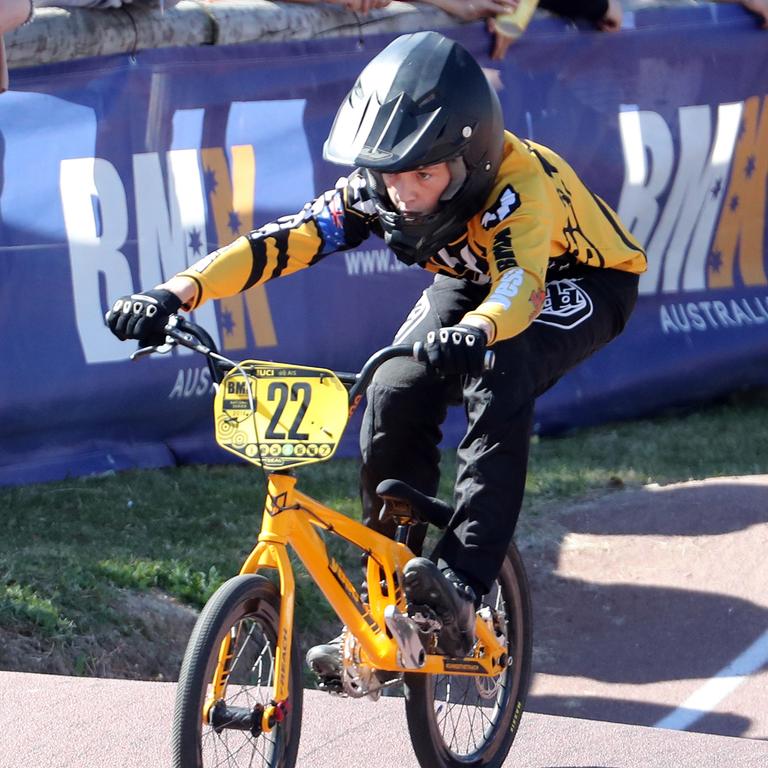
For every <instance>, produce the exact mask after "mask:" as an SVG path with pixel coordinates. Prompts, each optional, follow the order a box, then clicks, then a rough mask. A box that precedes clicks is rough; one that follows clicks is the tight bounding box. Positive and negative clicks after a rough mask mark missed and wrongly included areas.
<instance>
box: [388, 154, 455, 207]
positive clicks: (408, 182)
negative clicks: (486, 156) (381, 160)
mask: <svg viewBox="0 0 768 768" xmlns="http://www.w3.org/2000/svg"><path fill="white" fill-rule="evenodd" d="M381 175H382V177H383V179H384V184H385V186H386V188H387V194H388V195H389V199H390V200H391V201H392V204H393V205H394V206H395V208H397V210H398V211H400V212H401V213H420V214H424V213H434V212H435V211H436V210H437V207H438V205H439V204H440V196H441V195H442V194H443V192H445V190H446V189H447V188H448V185H449V184H450V183H451V172H450V170H449V169H448V164H447V163H436V164H435V165H427V166H425V167H424V168H419V169H418V170H415V171H403V172H402V173H382V174H381Z"/></svg>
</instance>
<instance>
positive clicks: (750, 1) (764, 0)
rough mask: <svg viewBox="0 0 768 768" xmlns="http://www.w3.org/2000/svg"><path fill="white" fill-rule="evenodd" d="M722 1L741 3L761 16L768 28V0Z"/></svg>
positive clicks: (724, 1)
mask: <svg viewBox="0 0 768 768" xmlns="http://www.w3.org/2000/svg"><path fill="white" fill-rule="evenodd" d="M719 2H721V3H741V4H742V5H743V6H744V7H745V8H746V9H747V10H748V11H752V13H754V14H756V15H757V16H759V17H760V19H761V21H762V23H763V29H768V0H719Z"/></svg>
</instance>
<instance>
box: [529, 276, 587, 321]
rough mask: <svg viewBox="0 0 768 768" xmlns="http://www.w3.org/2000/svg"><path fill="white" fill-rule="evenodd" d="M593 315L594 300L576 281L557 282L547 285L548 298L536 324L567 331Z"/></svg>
mask: <svg viewBox="0 0 768 768" xmlns="http://www.w3.org/2000/svg"><path fill="white" fill-rule="evenodd" d="M591 315H592V299H590V298H589V294H588V293H587V292H586V291H585V290H584V289H583V288H581V287H580V286H579V285H578V284H577V281H576V280H555V281H553V282H551V283H549V285H547V297H546V298H545V299H544V305H543V306H542V308H541V313H540V314H539V316H538V317H537V318H536V319H535V320H534V322H535V323H543V324H544V325H552V326H555V327H556V328H563V329H566V330H567V329H569V328H575V327H576V326H577V325H579V324H580V323H583V322H584V321H585V320H586V319H587V318H588V317H591Z"/></svg>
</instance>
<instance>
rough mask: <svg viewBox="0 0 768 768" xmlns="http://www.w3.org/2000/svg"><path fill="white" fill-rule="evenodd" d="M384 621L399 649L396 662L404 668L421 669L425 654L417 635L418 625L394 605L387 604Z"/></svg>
mask: <svg viewBox="0 0 768 768" xmlns="http://www.w3.org/2000/svg"><path fill="white" fill-rule="evenodd" d="M384 622H385V623H386V625H387V628H388V629H389V631H390V632H391V633H392V636H393V637H394V638H395V642H396V643H397V647H398V648H399V649H400V650H399V653H398V656H399V658H398V664H400V666H401V667H405V668H406V669H421V667H423V666H424V662H425V661H426V657H427V654H426V652H425V650H424V644H423V643H422V642H421V638H420V637H419V627H418V625H417V624H416V622H415V621H414V620H413V619H412V618H410V617H409V616H406V615H405V614H403V613H400V611H398V610H397V608H395V606H394V605H388V606H387V607H386V608H385V609H384Z"/></svg>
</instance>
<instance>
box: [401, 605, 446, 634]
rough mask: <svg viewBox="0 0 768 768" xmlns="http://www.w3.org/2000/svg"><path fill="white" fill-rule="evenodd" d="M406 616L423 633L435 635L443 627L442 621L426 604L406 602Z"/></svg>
mask: <svg viewBox="0 0 768 768" xmlns="http://www.w3.org/2000/svg"><path fill="white" fill-rule="evenodd" d="M408 617H409V618H410V619H411V620H412V621H413V622H414V624H416V627H417V629H418V630H419V632H421V633H422V634H423V635H435V634H437V633H438V632H439V631H440V630H441V629H442V628H443V622H442V621H440V617H439V616H438V615H437V613H435V611H434V610H433V609H432V608H430V606H428V605H417V604H415V603H409V604H408Z"/></svg>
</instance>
